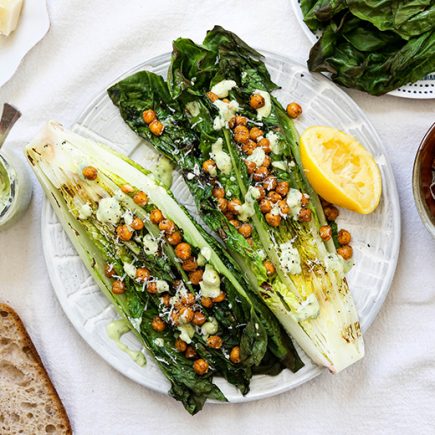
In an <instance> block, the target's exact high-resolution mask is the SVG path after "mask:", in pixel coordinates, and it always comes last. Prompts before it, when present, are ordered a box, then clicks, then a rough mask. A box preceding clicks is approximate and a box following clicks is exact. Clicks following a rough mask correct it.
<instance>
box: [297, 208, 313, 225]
mask: <svg viewBox="0 0 435 435" xmlns="http://www.w3.org/2000/svg"><path fill="white" fill-rule="evenodd" d="M298 220H299V222H310V220H311V210H310V209H309V208H303V209H301V210H300V212H299V214H298Z"/></svg>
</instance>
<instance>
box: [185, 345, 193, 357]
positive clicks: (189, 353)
mask: <svg viewBox="0 0 435 435" xmlns="http://www.w3.org/2000/svg"><path fill="white" fill-rule="evenodd" d="M184 356H185V357H186V358H188V359H192V358H195V356H196V350H195V348H194V347H193V346H187V349H186V352H184Z"/></svg>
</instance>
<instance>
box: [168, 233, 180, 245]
mask: <svg viewBox="0 0 435 435" xmlns="http://www.w3.org/2000/svg"><path fill="white" fill-rule="evenodd" d="M166 240H167V241H168V243H169V244H170V245H172V246H177V245H178V244H179V243H181V242H182V241H183V236H182V235H181V233H180V231H174V232H173V233H172V234H169V235H168V236H167V237H166Z"/></svg>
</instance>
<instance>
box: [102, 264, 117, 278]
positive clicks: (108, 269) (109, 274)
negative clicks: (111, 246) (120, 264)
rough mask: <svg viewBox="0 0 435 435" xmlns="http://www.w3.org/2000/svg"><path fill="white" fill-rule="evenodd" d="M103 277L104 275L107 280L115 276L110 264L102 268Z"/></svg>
mask: <svg viewBox="0 0 435 435" xmlns="http://www.w3.org/2000/svg"><path fill="white" fill-rule="evenodd" d="M104 275H106V276H107V278H112V277H113V275H116V270H115V268H114V267H113V265H112V264H106V265H105V266H104Z"/></svg>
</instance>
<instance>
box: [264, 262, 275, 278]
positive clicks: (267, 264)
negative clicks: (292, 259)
mask: <svg viewBox="0 0 435 435" xmlns="http://www.w3.org/2000/svg"><path fill="white" fill-rule="evenodd" d="M263 264H264V267H265V268H266V273H267V275H269V276H271V275H273V274H274V273H275V266H274V265H273V263H272V262H271V261H270V260H265V261H264V263H263Z"/></svg>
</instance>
